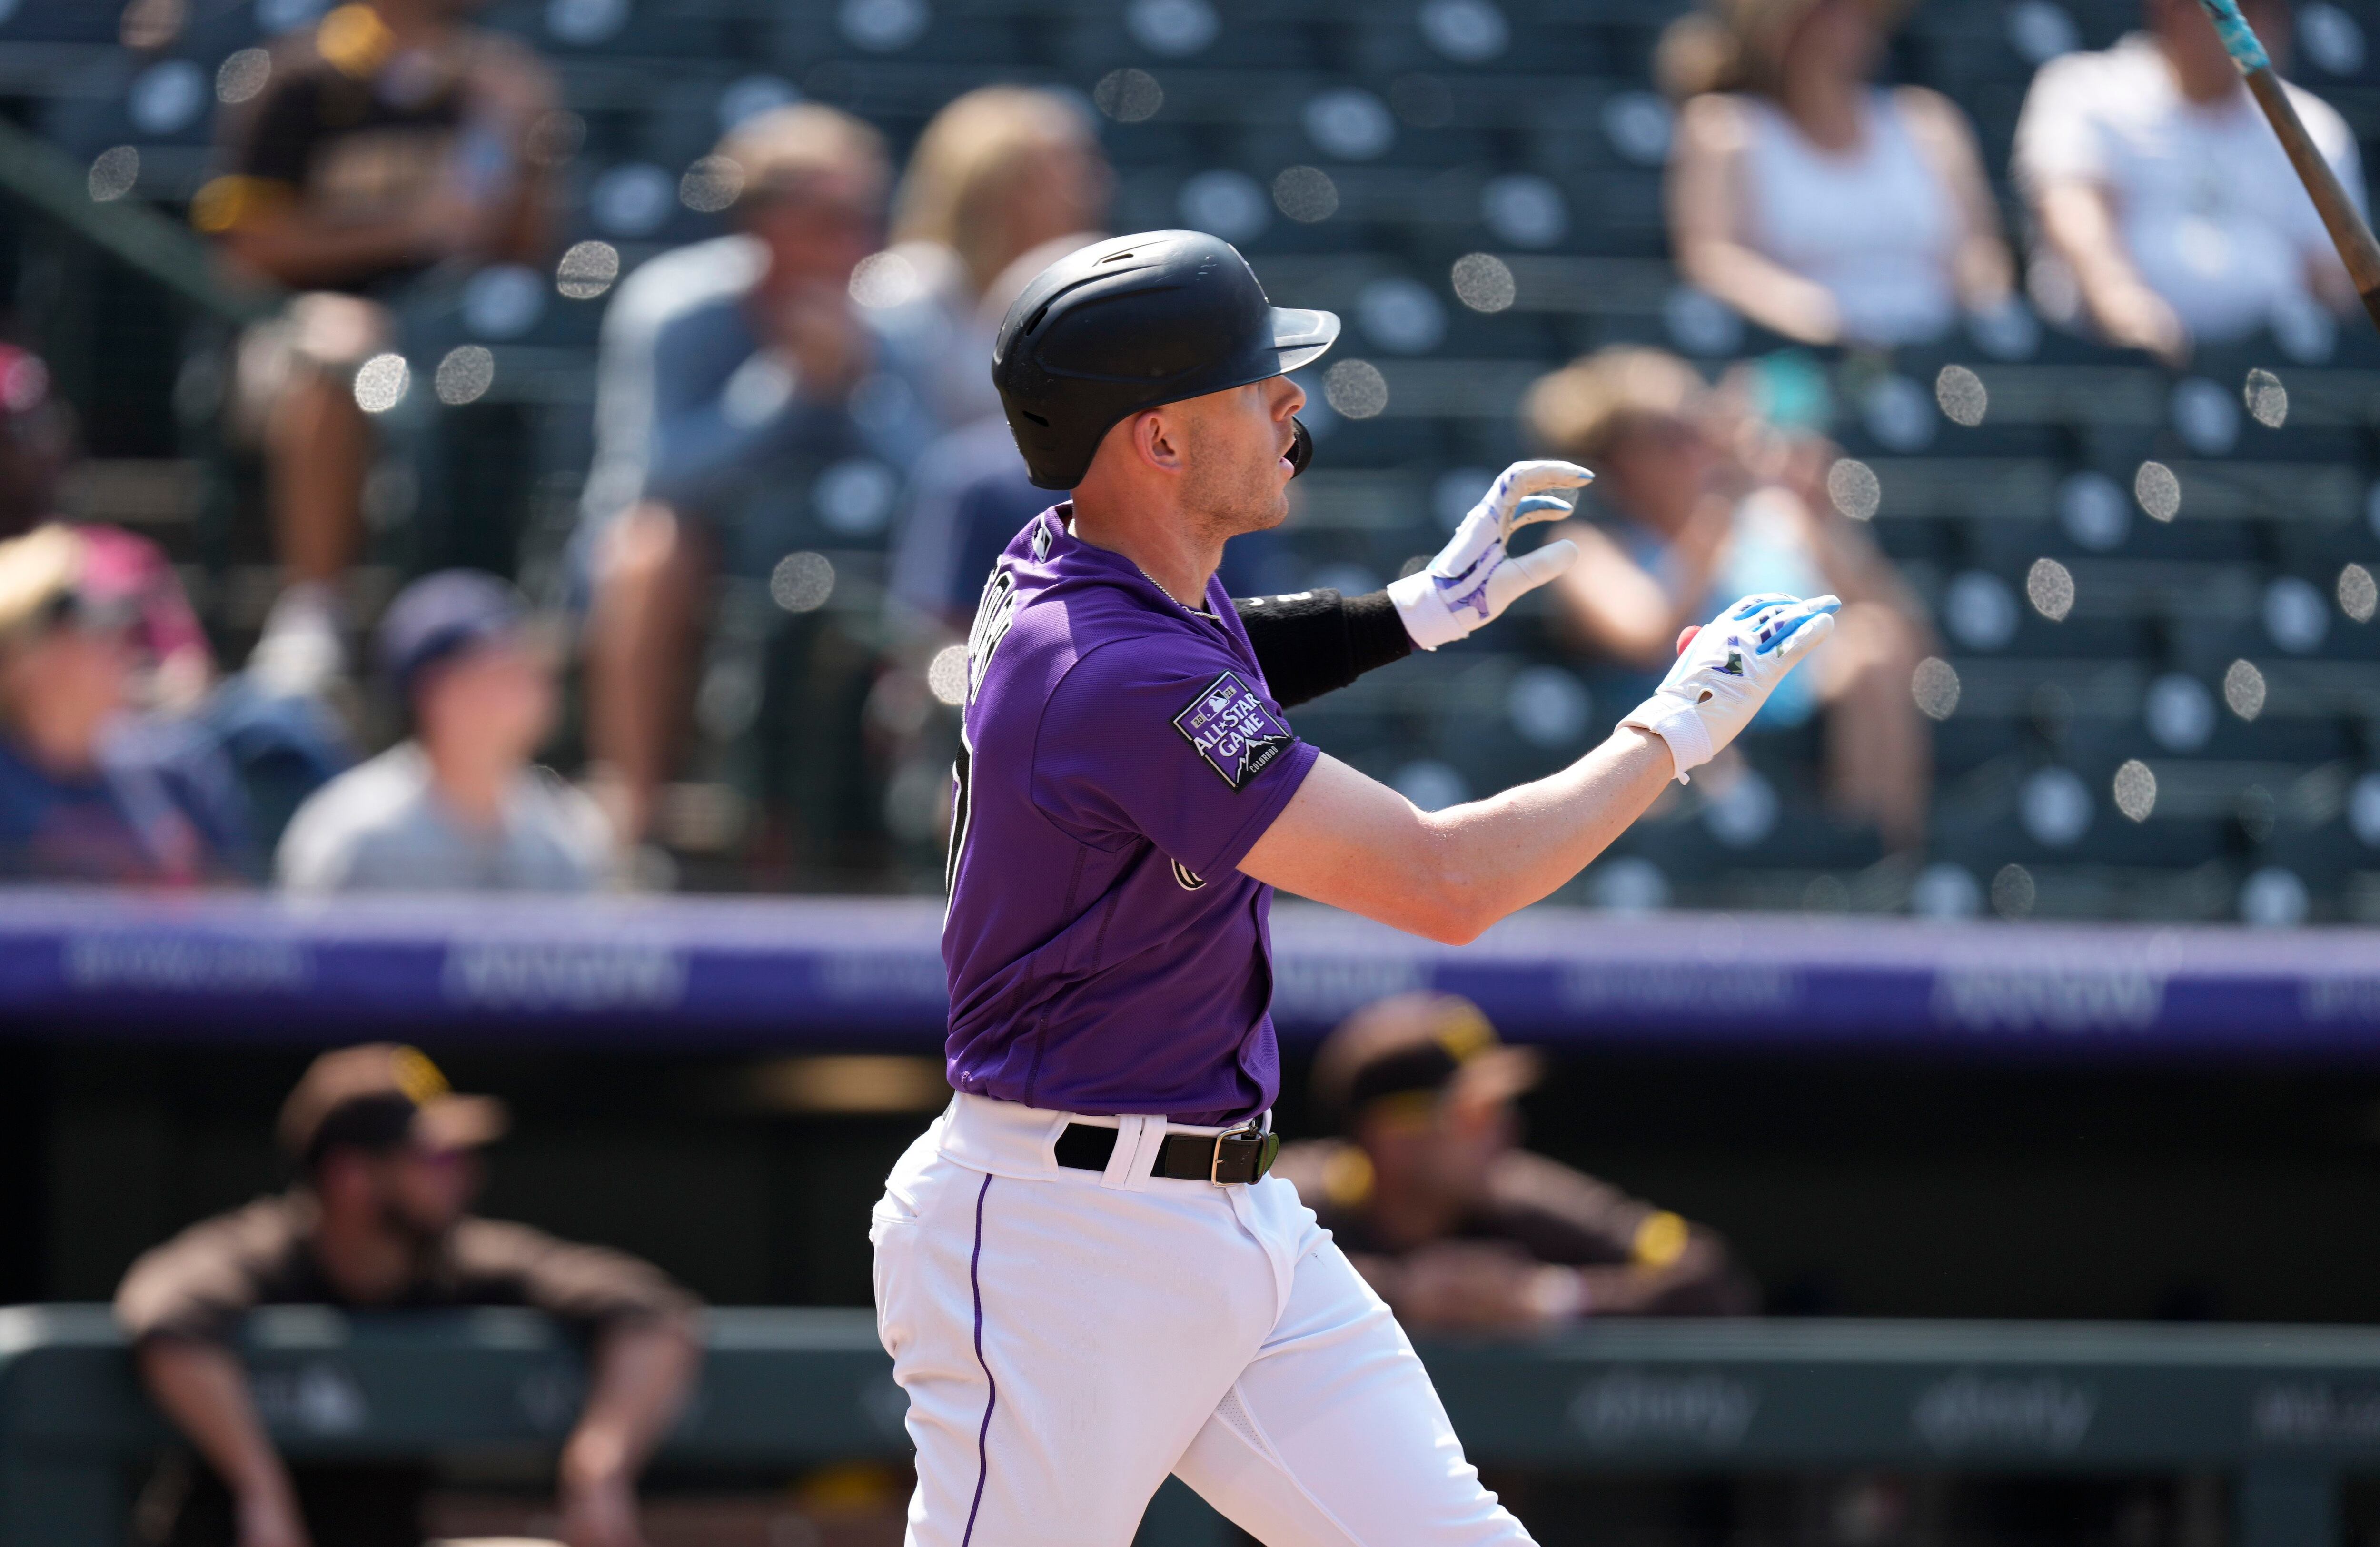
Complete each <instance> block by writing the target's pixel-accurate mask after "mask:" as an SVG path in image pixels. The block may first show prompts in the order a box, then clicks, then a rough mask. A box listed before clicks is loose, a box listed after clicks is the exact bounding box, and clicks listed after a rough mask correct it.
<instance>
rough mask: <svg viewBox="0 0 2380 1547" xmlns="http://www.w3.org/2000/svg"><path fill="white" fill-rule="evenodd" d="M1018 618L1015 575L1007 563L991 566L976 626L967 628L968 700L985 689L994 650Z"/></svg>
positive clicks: (976, 617)
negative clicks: (986, 675) (984, 680)
mask: <svg viewBox="0 0 2380 1547" xmlns="http://www.w3.org/2000/svg"><path fill="white" fill-rule="evenodd" d="M1015 621H1016V577H1015V575H1014V574H1013V573H1011V572H1010V570H1009V568H1008V566H1006V565H1002V566H999V567H997V568H995V569H994V570H992V572H991V575H990V579H986V580H985V581H984V582H983V598H982V600H980V601H978V602H977V603H976V606H975V627H972V628H970V629H969V630H967V702H969V703H973V702H975V696H976V695H977V693H979V692H981V691H983V674H984V673H985V672H987V671H989V670H990V669H991V652H993V651H995V650H998V649H999V648H1000V641H1001V640H1004V639H1006V638H1007V637H1008V626H1009V625H1010V624H1012V623H1014V622H1015Z"/></svg>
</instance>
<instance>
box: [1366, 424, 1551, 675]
mask: <svg viewBox="0 0 2380 1547" xmlns="http://www.w3.org/2000/svg"><path fill="white" fill-rule="evenodd" d="M1593 481H1595V475H1594V474H1593V473H1591V472H1589V471H1587V470H1586V469H1585V468H1582V467H1579V466H1577V465H1575V464H1573V463H1570V462H1515V463H1513V464H1512V466H1511V467H1509V468H1506V469H1504V473H1503V476H1502V477H1500V478H1499V479H1497V480H1496V481H1495V482H1494V483H1492V484H1490V485H1488V495H1487V497H1486V498H1485V499H1482V500H1481V501H1480V502H1479V503H1478V504H1477V505H1475V506H1472V507H1471V511H1470V514H1468V515H1466V516H1464V517H1463V524H1462V525H1461V526H1458V527H1456V528H1455V529H1454V540H1453V541H1452V542H1449V543H1448V544H1447V545H1446V546H1445V548H1444V549H1443V550H1441V551H1440V552H1439V555H1438V557H1436V558H1434V559H1432V560H1430V561H1429V567H1428V568H1427V569H1417V570H1415V571H1414V572H1413V573H1412V574H1410V575H1408V576H1406V577H1405V578H1404V579H1402V580H1399V581H1397V582H1396V583H1395V584H1393V585H1391V586H1390V587H1389V600H1390V601H1391V602H1394V603H1396V604H1397V615H1398V616H1400V617H1402V618H1403V619H1404V625H1405V632H1406V633H1408V634H1410V635H1412V636H1413V641H1414V643H1415V644H1417V645H1419V646H1421V647H1422V649H1424V650H1436V649H1437V648H1438V647H1439V646H1440V645H1442V644H1452V643H1453V642H1454V641H1455V640H1459V639H1462V638H1463V637H1464V636H1465V635H1467V634H1469V633H1470V632H1471V631H1472V630H1473V629H1475V628H1478V627H1481V626H1483V625H1484V624H1486V623H1488V621H1489V620H1490V619H1492V618H1494V617H1496V616H1497V615H1500V613H1502V612H1503V610H1504V609H1505V608H1507V607H1509V606H1511V605H1512V599H1513V598H1514V597H1516V596H1519V595H1520V594H1521V593H1523V592H1524V591H1535V590H1536V588H1537V587H1539V586H1541V585H1544V584H1545V583H1546V582H1547V581H1548V580H1550V579H1553V578H1554V577H1555V576H1557V575H1559V574H1560V573H1561V572H1562V571H1563V570H1565V569H1568V568H1569V567H1570V566H1572V564H1573V563H1574V562H1576V561H1577V558H1578V545H1577V544H1576V543H1573V542H1548V543H1547V544H1546V545H1545V546H1544V547H1542V548H1539V549H1538V550H1536V552H1535V553H1532V554H1523V555H1522V556H1521V557H1519V558H1514V557H1512V555H1511V554H1507V553H1506V552H1505V551H1504V550H1505V546H1506V544H1508V543H1510V542H1512V533H1514V532H1515V531H1517V530H1520V529H1521V528H1523V527H1525V526H1527V525H1529V524H1530V523H1531V522H1532V521H1550V520H1553V519H1555V518H1558V517H1562V516H1567V515H1569V514H1570V510H1571V507H1570V506H1568V505H1567V504H1565V503H1563V502H1562V501H1560V500H1558V499H1555V498H1553V497H1552V496H1551V494H1550V493H1548V491H1550V490H1554V489H1578V488H1583V487H1585V485H1586V484H1588V483H1591V482H1593Z"/></svg>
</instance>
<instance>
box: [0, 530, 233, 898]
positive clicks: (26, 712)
mask: <svg viewBox="0 0 2380 1547" xmlns="http://www.w3.org/2000/svg"><path fill="white" fill-rule="evenodd" d="M90 546H91V545H90V542H89V540H88V538H87V536H86V535H85V534H84V533H82V532H79V531H77V530H74V529H73V528H70V527H67V526H63V525H58V524H52V525H48V526H43V527H39V528H36V529H35V530H32V531H30V532H28V533H27V534H25V535H24V536H22V537H18V538H13V539H10V540H9V541H7V542H0V877H6V878H8V879H11V880H45V881H78V882H96V883H105V882H133V883H194V882H206V881H222V880H231V879H237V878H238V877H239V876H241V875H242V874H243V873H245V871H247V869H248V868H249V861H250V859H251V856H250V854H249V828H248V815H247V811H246V809H245V804H244V801H243V799H242V797H241V793H240V786H239V781H238V777H237V774H236V773H235V772H234V770H233V767H232V764H231V761H230V760H229V759H228V758H227V757H226V756H225V753H224V750H223V748H222V746H221V745H220V744H219V743H218V742H217V741H216V740H215V738H214V737H213V736H212V734H211V733H210V732H208V731H207V730H206V729H205V727H204V725H203V724H202V723H201V722H200V721H197V720H193V719H181V718H172V717H166V716H163V715H154V714H149V713H142V712H140V710H139V709H138V708H136V706H135V702H134V699H135V693H134V680H135V674H136V668H137V665H138V662H139V650H138V647H137V645H136V642H135V638H134V636H135V632H136V630H137V629H138V627H140V613H139V609H138V607H137V606H136V605H133V604H130V603H127V602H126V601H125V600H124V598H123V597H122V596H121V595H120V594H117V593H115V592H113V591H108V590H105V589H103V588H102V587H100V586H97V585H94V584H92V583H91V581H92V577H91V573H90V564H89V560H90Z"/></svg>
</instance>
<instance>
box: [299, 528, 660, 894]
mask: <svg viewBox="0 0 2380 1547" xmlns="http://www.w3.org/2000/svg"><path fill="white" fill-rule="evenodd" d="M379 654H380V664H381V670H382V672H383V675H384V676H385V677H386V678H387V680H388V684H389V687H390V688H391V690H392V691H393V692H394V693H395V697H396V700H397V701H398V703H399V704H400V705H401V706H402V707H403V708H404V710H405V711H406V713H407V715H408V716H409V717H410V719H411V722H412V727H413V734H412V735H411V736H410V737H407V739H405V740H403V741H401V742H399V743H397V744H396V745H395V747H392V748H390V749H388V750H387V751H385V752H383V753H382V754H381V755H380V756H378V757H376V758H374V759H372V760H371V761H369V762H366V763H364V764H362V765H361V766H360V767H357V768H354V769H350V770H349V771H348V772H346V774H341V775H340V776H339V777H338V778H336V779H334V780H332V781H331V783H329V784H328V785H326V786H323V787H322V789H321V790H319V791H317V792H316V793H315V795H314V796H313V797H312V798H310V799H309V800H308V801H307V802H306V804H305V805H303V806H301V807H299V808H298V810H297V815H296V816H295V817H294V818H292V819H291V821H290V823H289V830H288V832H287V833H285V834H283V836H282V840H281V848H280V854H279V859H278V869H279V872H280V880H281V884H282V885H283V886H284V887H285V889H287V890H290V891H294V892H368V891H414V892H436V891H454V892H586V891H592V890H595V889H597V888H600V887H601V886H604V885H606V884H607V883H609V881H610V878H611V874H612V856H613V843H612V835H611V828H610V826H609V824H608V823H606V822H604V820H603V816H602V813H601V810H598V809H597V807H596V805H595V803H594V802H593V801H592V800H590V799H589V798H587V797H586V796H585V795H583V794H581V793H580V792H579V791H578V790H577V789H575V788H573V787H572V786H569V785H568V784H566V783H565V782H564V781H563V780H562V779H561V778H560V777H559V776H558V775H556V774H553V772H552V771H551V770H548V769H545V768H541V767H539V766H537V765H536V764H534V763H532V762H531V761H530V759H531V757H532V756H533V755H534V754H535V753H536V751H537V749H538V747H539V746H540V744H541V743H542V742H543V741H544V740H545V738H546V737H547V736H548V735H549V734H550V733H551V732H552V731H553V720H554V713H555V704H556V700H557V696H558V694H557V689H556V687H555V683H554V664H553V659H552V653H551V652H550V651H548V650H547V649H545V648H544V646H543V644H542V643H541V641H540V638H539V635H538V632H537V630H536V629H535V628H534V627H532V624H531V621H530V618H529V614H528V605H527V603H524V602H523V600H522V599H521V596H520V593H519V592H518V591H515V590H514V589H513V588H512V587H511V586H509V585H507V584H505V583H504V581H502V580H499V579H496V578H495V577H494V576H492V575H483V574H480V573H479V572H477V571H475V570H468V569H449V570H443V571H441V572H440V573H438V574H435V575H428V576H424V577H423V578H422V579H419V580H416V581H414V582H413V584H411V585H409V586H407V588H406V589H405V590H404V591H401V592H399V593H398V595H397V598H396V600H395V602H393V603H390V604H389V608H388V611H387V613H386V614H385V615H383V618H382V619H381V626H380V640H379Z"/></svg>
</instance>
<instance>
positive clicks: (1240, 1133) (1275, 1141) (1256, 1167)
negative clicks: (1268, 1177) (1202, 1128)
mask: <svg viewBox="0 0 2380 1547" xmlns="http://www.w3.org/2000/svg"><path fill="white" fill-rule="evenodd" d="M1240 1145H1247V1146H1251V1147H1253V1149H1254V1151H1255V1153H1254V1154H1253V1155H1251V1156H1250V1157H1249V1158H1250V1159H1251V1160H1252V1161H1253V1162H1254V1164H1253V1165H1252V1166H1251V1168H1250V1169H1251V1175H1249V1177H1248V1183H1249V1184H1254V1183H1255V1182H1256V1181H1257V1180H1258V1179H1259V1178H1261V1177H1262V1176H1263V1175H1264V1174H1265V1172H1266V1170H1267V1169H1268V1168H1269V1166H1270V1165H1271V1164H1272V1159H1273V1156H1274V1155H1275V1154H1277V1153H1279V1152H1280V1147H1281V1136H1280V1135H1278V1134H1273V1133H1268V1132H1266V1131H1265V1130H1264V1129H1262V1128H1258V1127H1245V1128H1236V1129H1234V1130H1233V1131H1232V1132H1230V1133H1220V1134H1217V1135H1216V1136H1215V1156H1214V1159H1213V1161H1212V1162H1210V1163H1208V1168H1207V1180H1208V1181H1209V1182H1212V1183H1214V1184H1215V1185H1216V1186H1218V1187H1220V1186H1223V1185H1225V1184H1224V1178H1223V1154H1224V1151H1225V1148H1226V1147H1227V1146H1229V1147H1231V1148H1232V1153H1233V1158H1235V1159H1236V1158H1238V1157H1239V1156H1240V1155H1243V1154H1246V1153H1247V1151H1245V1150H1242V1149H1240V1148H1238V1146H1240ZM1233 1185H1239V1184H1237V1183H1236V1179H1235V1180H1234V1183H1233Z"/></svg>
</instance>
